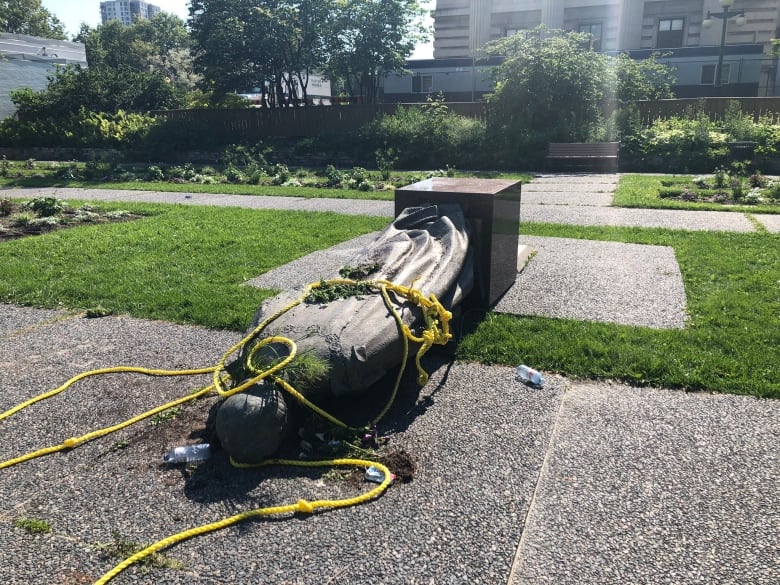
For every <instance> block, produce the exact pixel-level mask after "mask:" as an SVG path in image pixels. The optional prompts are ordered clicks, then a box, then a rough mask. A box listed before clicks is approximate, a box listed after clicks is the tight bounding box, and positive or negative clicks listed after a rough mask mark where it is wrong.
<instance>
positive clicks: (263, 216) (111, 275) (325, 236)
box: [0, 202, 387, 330]
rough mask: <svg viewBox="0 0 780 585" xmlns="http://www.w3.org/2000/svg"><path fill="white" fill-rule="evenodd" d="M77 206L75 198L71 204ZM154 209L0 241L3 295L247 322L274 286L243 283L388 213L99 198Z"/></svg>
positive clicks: (189, 319)
mask: <svg viewBox="0 0 780 585" xmlns="http://www.w3.org/2000/svg"><path fill="white" fill-rule="evenodd" d="M73 204H74V205H76V204H77V203H75V202H74V203H73ZM99 205H100V206H101V207H103V208H105V209H108V208H113V209H127V210H130V211H134V212H142V213H146V214H148V216H147V217H144V218H143V219H139V220H135V221H131V222H124V223H114V224H105V225H91V226H90V225H84V226H79V227H75V228H69V229H66V230H61V231H56V232H51V233H47V234H44V235H40V236H34V237H28V238H23V239H20V240H12V241H8V242H4V243H2V244H0V300H2V301H4V302H8V303H16V304H22V305H32V306H42V307H67V308H72V309H89V308H93V307H97V306H100V307H102V308H105V309H107V310H109V311H112V312H116V313H123V314H129V315H133V316H137V317H145V318H151V319H162V320H167V321H173V322H178V323H190V324H198V325H203V326H206V327H211V328H228V329H235V330H243V329H245V328H246V327H247V326H248V324H249V322H250V320H251V318H252V316H253V315H254V312H255V310H256V309H257V306H258V304H259V303H260V302H261V301H262V300H263V299H265V298H267V297H269V296H270V295H272V294H273V293H274V292H275V291H270V290H258V289H256V288H253V287H249V286H242V284H241V283H243V282H244V281H246V280H248V279H250V278H254V277H256V276H258V275H259V274H262V273H264V272H266V271H268V270H270V269H272V268H276V267H278V266H281V265H283V264H285V263H287V262H290V261H291V260H294V259H296V258H298V257H300V256H303V255H305V254H308V253H311V252H313V251H315V250H320V249H323V248H328V247H330V246H332V245H334V244H337V243H339V242H343V241H345V240H348V239H350V238H353V237H355V236H357V235H360V234H364V233H367V232H370V231H373V230H377V229H381V228H383V227H385V226H386V225H387V220H386V219H380V218H368V217H352V216H343V215H336V214H332V213H314V212H297V211H295V212H291V211H258V210H247V209H238V208H212V207H198V206H173V205H149V204H131V203H117V204H99Z"/></svg>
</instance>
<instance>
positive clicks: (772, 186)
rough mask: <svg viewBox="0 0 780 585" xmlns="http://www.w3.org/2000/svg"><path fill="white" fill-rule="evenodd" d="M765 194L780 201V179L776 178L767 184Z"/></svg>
mask: <svg viewBox="0 0 780 585" xmlns="http://www.w3.org/2000/svg"><path fill="white" fill-rule="evenodd" d="M765 195H766V196H767V197H769V198H770V199H773V200H775V201H780V180H778V179H775V180H773V181H770V182H769V184H768V185H767V188H766V192H765Z"/></svg>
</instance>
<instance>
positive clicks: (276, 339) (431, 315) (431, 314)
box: [0, 278, 452, 585]
mask: <svg viewBox="0 0 780 585" xmlns="http://www.w3.org/2000/svg"><path fill="white" fill-rule="evenodd" d="M359 283H360V284H367V285H369V286H371V287H375V288H376V289H378V291H379V293H380V294H381V295H382V298H383V299H384V302H385V305H386V306H387V308H388V310H389V311H390V313H391V315H392V317H393V319H394V320H395V321H396V324H397V326H398V329H399V333H400V335H401V338H402V340H403V358H402V363H401V367H400V368H399V372H398V375H397V377H396V381H395V385H394V387H393V391H392V393H391V396H390V398H389V400H388V402H387V404H386V405H385V406H384V408H383V409H382V411H381V412H380V413H379V414H378V415H377V416H376V417H375V418H374V419H373V421H372V424H376V423H377V422H378V421H379V420H381V419H382V418H383V417H384V416H385V415H386V414H387V412H388V411H389V410H390V407H391V406H392V404H393V402H394V400H395V397H396V394H397V392H398V388H399V386H400V383H401V378H402V376H403V372H404V370H405V369H406V363H407V360H408V356H409V341H413V342H415V343H419V344H421V346H420V348H419V349H418V352H417V356H416V358H415V362H416V366H417V371H418V382H419V383H420V384H421V385H422V384H425V383H426V382H427V380H428V374H427V372H425V370H424V369H423V367H422V365H421V363H420V359H421V358H422V356H423V355H424V354H425V353H426V352H427V351H428V350H429V349H430V348H431V347H432V346H433V345H434V344H441V345H444V344H446V343H447V342H448V341H449V340H450V339H451V338H452V335H451V334H450V331H449V322H450V320H451V319H452V314H451V313H450V312H449V311H447V310H446V309H445V308H444V307H443V306H442V304H441V303H440V302H439V301H438V299H437V298H436V296H435V295H433V294H432V295H430V297H425V296H423V295H422V293H421V292H420V291H418V290H416V289H414V288H412V287H405V286H401V285H397V284H394V283H392V282H389V281H387V280H372V281H356V280H352V279H347V278H341V279H332V280H327V281H320V282H316V283H312V284H309V285H308V286H307V287H306V289H305V290H304V292H303V294H302V295H301V296H300V297H299V298H298V299H296V300H295V301H293V302H292V303H290V304H289V305H287V306H286V307H284V308H282V309H281V310H279V311H278V312H276V313H275V314H273V315H271V316H270V317H268V318H266V319H265V320H263V321H262V322H261V323H260V324H258V325H257V327H255V328H254V329H253V330H252V331H251V332H250V333H249V334H248V335H246V336H244V338H243V339H241V340H240V341H238V342H237V343H236V344H234V345H233V346H232V347H231V348H230V349H228V350H227V351H226V352H225V353H224V354H223V356H222V357H221V358H220V360H219V361H218V362H217V364H216V365H214V366H210V367H207V368H197V369H190V370H158V369H149V368H140V367H131V366H126V367H112V368H102V369H96V370H91V371H89V372H84V373H81V374H78V375H76V376H74V377H73V378H71V379H70V380H68V381H67V382H65V383H64V384H63V385H61V386H59V387H58V388H55V389H54V390H51V391H49V392H44V393H42V394H40V395H38V396H36V397H33V398H31V399H29V400H27V401H25V402H23V403H21V404H19V405H17V406H15V407H13V408H11V409H9V410H7V411H5V412H4V413H2V414H0V420H3V419H5V418H8V417H10V416H13V415H14V414H16V413H18V412H19V411H21V410H23V409H25V408H27V407H29V406H31V405H33V404H35V403H36V402H39V401H41V400H45V399H47V398H51V397H53V396H56V395H57V394H60V393H61V392H64V391H65V390H67V389H68V388H70V387H71V386H72V385H73V384H75V383H76V382H78V381H80V380H83V379H85V378H88V377H90V376H97V375H101V374H112V373H138V374H144V375H148V376H190V375H198V374H212V375H213V383H212V384H210V385H209V386H206V387H204V388H201V389H200V390H197V391H195V392H194V393H191V394H189V395H187V396H184V397H181V398H178V399H176V400H172V401H171V402H168V403H166V404H163V405H161V406H158V407H156V408H153V409H150V410H147V411H146V412H143V413H141V414H139V415H137V416H135V417H132V418H130V419H127V420H125V421H123V422H121V423H119V424H116V425H112V426H108V427H104V428H101V429H97V430H94V431H91V432H89V433H85V434H83V435H81V436H78V437H71V438H69V439H66V440H65V441H63V442H62V443H60V444H58V445H52V446H49V447H44V448H42V449H38V450H36V451H33V452H30V453H27V454H26V455H22V456H19V457H16V458H13V459H9V460H7V461H3V462H0V469H4V468H6V467H11V466H12V465H16V464H19V463H22V462H25V461H29V460H31V459H35V458H37V457H41V456H43V455H49V454H51V453H56V452H59V451H63V450H66V449H74V448H76V447H78V446H79V445H81V444H83V443H86V442H88V441H91V440H93V439H97V438H99V437H103V436H105V435H108V434H110V433H113V432H116V431H118V430H120V429H123V428H125V427H128V426H130V425H132V424H135V423H137V422H139V421H141V420H144V419H146V418H149V417H150V416H153V415H155V414H158V413H160V412H163V411H165V410H168V409H169V408H173V407H175V406H178V405H180V404H184V403H185V402H188V401H190V400H195V399H197V398H200V397H201V396H205V395H206V394H208V393H209V392H211V391H212V390H214V391H216V393H217V394H218V395H219V396H221V397H223V398H227V397H228V396H232V395H233V394H236V393H238V392H242V391H244V390H246V389H247V388H249V387H250V386H252V385H254V384H256V383H257V382H259V381H261V380H263V379H265V378H270V379H271V380H272V381H273V382H275V383H276V384H277V385H279V386H280V387H281V388H282V389H284V390H285V391H286V392H287V393H288V394H290V395H291V396H292V397H294V398H295V399H296V400H298V401H299V402H301V403H302V404H304V405H305V406H307V407H308V408H310V409H311V410H313V411H314V412H316V413H317V414H319V415H320V416H322V417H324V418H325V419H327V420H328V421H330V422H331V423H333V424H335V425H337V426H340V427H342V428H347V429H351V430H358V429H356V428H355V427H350V426H349V425H347V424H345V423H344V422H342V421H340V420H339V419H337V418H336V417H334V416H332V415H331V414H329V413H328V412H326V411H325V410H323V409H322V408H320V407H318V406H317V405H315V404H313V403H312V402H311V401H309V400H308V399H307V398H306V397H305V396H303V395H302V394H301V393H300V392H298V391H297V390H296V389H295V388H293V387H292V385H290V384H289V383H287V382H286V381H285V380H284V379H282V378H281V377H280V376H277V375H276V373H277V372H279V371H281V370H282V369H283V368H284V367H285V366H287V365H288V364H289V363H290V362H291V361H292V360H293V359H295V356H296V354H297V346H296V344H295V342H294V341H293V340H291V339H289V338H286V337H282V336H269V337H265V338H262V339H260V340H259V341H257V342H256V343H255V344H254V345H253V346H252V348H251V349H250V351H249V353H248V354H247V356H246V362H247V368H248V369H249V370H250V372H251V373H252V374H255V375H254V376H253V377H251V378H249V379H248V380H245V381H243V382H241V383H240V384H238V385H237V386H235V387H234V388H231V389H227V388H226V387H225V382H226V380H227V379H229V378H230V376H229V374H227V372H226V363H227V360H228V359H229V358H230V356H232V355H233V354H234V353H236V352H238V351H240V350H242V349H243V348H244V347H245V346H246V344H247V343H250V342H251V341H252V340H253V339H254V338H255V337H256V336H257V335H259V334H260V333H261V332H262V331H263V330H265V328H266V327H267V326H268V325H269V324H271V323H272V322H273V321H275V320H276V319H278V318H279V317H280V316H282V315H284V314H285V313H286V312H288V311H289V310H291V309H292V308H293V307H296V306H297V305H299V304H300V303H302V302H303V301H304V299H305V298H306V296H307V295H308V294H309V293H310V292H311V291H312V290H314V289H316V288H319V287H322V286H326V285H339V284H346V285H354V284H359ZM388 291H390V292H393V293H394V294H396V295H398V296H399V297H401V298H405V299H407V301H409V302H410V303H412V304H414V305H416V306H418V307H419V308H420V310H421V311H422V315H423V319H424V320H425V327H424V329H423V331H422V333H421V335H420V336H419V337H418V336H415V335H414V334H413V333H412V332H411V330H410V329H409V327H408V326H407V325H406V324H405V323H404V322H403V319H402V318H401V316H400V314H399V313H398V310H397V309H396V307H395V305H394V304H393V302H392V300H391V299H390V296H389V294H388ZM271 343H281V344H284V345H286V346H287V347H288V349H289V354H288V355H287V357H285V358H284V359H282V360H280V361H279V362H278V363H277V364H275V365H273V366H271V367H270V368H268V369H265V370H259V369H257V368H254V366H253V365H252V364H251V361H252V357H253V356H254V354H255V353H256V352H257V351H259V350H260V349H261V348H262V347H265V346H266V345H269V344H271ZM231 463H232V464H233V465H234V466H236V467H241V468H243V467H258V466H265V465H299V466H304V467H321V466H333V465H337V466H339V465H341V466H344V465H352V466H363V467H369V466H372V465H373V466H375V467H377V468H379V469H380V470H381V471H382V472H383V473H384V476H385V477H384V480H383V481H382V483H381V484H380V485H378V486H377V487H375V488H374V489H372V490H370V491H368V492H366V493H364V494H362V495H360V496H356V497H353V498H346V499H342V500H317V501H314V502H307V501H305V500H299V501H298V502H297V503H295V504H288V505H285V506H275V507H270V508H258V509H256V510H250V511H248V512H243V513H241V514H237V515H235V516H231V517H230V518H226V519H224V520H220V521H218V522H213V523H211V524H205V525H203V526H199V527H196V528H192V529H190V530H185V531H183V532H180V533H178V534H175V535H173V536H169V537H167V538H165V539H162V540H160V541H158V542H156V543H154V544H152V545H150V546H149V547H147V548H145V549H144V550H142V551H140V552H138V553H136V554H134V555H132V556H131V557H129V558H128V559H126V560H124V561H123V562H121V563H119V564H118V565H117V566H115V567H114V568H113V569H112V570H111V571H109V572H108V573H106V574H105V575H104V576H103V577H101V578H100V579H99V580H98V581H97V582H96V584H95V585H102V584H104V583H107V582H108V581H110V580H111V579H112V578H113V577H115V576H116V575H118V574H119V573H121V572H122V571H124V570H125V569H126V568H127V567H129V566H131V565H132V564H134V563H136V562H138V561H140V560H142V559H143V558H145V557H147V556H149V555H151V554H154V553H155V552H157V551H158V550H160V549H163V548H167V547H169V546H172V545H174V544H176V543H178V542H181V541H182V540H186V539H189V538H192V537H194V536H198V535H201V534H205V533H207V532H213V531H215V530H220V529H222V528H225V527H228V526H231V525H233V524H236V523H238V522H242V521H244V520H247V519H250V518H256V517H262V516H271V515H276V514H286V513H295V512H300V513H309V514H311V513H314V512H315V511H316V510H318V509H321V508H331V509H335V508H343V507H347V506H355V505H358V504H362V503H364V502H367V501H369V500H371V499H373V498H376V497H377V496H379V495H380V494H381V493H382V492H384V491H385V490H386V489H387V487H388V486H389V485H390V482H391V481H392V475H391V473H390V470H389V469H388V468H387V467H385V466H384V465H382V464H380V463H377V462H373V461H368V460H363V459H334V460H331V461H291V460H284V459H271V460H268V461H264V462H262V463H259V464H253V465H250V464H242V463H238V462H236V461H233V460H232V459H231Z"/></svg>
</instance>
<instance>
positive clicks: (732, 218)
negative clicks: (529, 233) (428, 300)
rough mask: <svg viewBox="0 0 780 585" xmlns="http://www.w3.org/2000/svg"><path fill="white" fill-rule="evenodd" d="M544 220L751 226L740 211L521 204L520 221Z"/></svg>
mask: <svg viewBox="0 0 780 585" xmlns="http://www.w3.org/2000/svg"><path fill="white" fill-rule="evenodd" d="M523 221H531V222H548V223H561V224H570V225H583V226H599V225H604V226H625V227H648V228H653V227H658V228H666V229H676V230H691V231H705V230H709V231H730V232H752V231H755V226H754V225H753V224H752V223H751V221H750V220H749V219H748V218H747V217H745V215H743V214H741V213H725V212H721V211H677V210H672V209H627V208H622V207H597V206H585V205H567V206H564V205H532V204H527V205H523V207H522V209H521V224H520V231H521V232H522V222H523Z"/></svg>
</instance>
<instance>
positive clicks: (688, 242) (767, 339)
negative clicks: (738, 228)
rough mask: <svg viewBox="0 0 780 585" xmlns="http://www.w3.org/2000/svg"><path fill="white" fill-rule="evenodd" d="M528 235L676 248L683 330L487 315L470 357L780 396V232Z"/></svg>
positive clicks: (467, 344) (539, 227)
mask: <svg viewBox="0 0 780 585" xmlns="http://www.w3.org/2000/svg"><path fill="white" fill-rule="evenodd" d="M521 229H522V232H523V234H526V235H535V236H548V237H566V238H580V239H588V240H608V241H618V242H629V243H636V244H649V245H658V246H671V247H672V248H674V251H675V255H676V257H677V261H678V263H679V265H680V270H681V272H682V278H683V282H684V286H685V291H686V297H687V301H688V312H689V317H690V318H689V321H688V323H687V325H686V327H685V329H684V330H657V329H650V328H645V327H631V326H621V325H613V324H605V323H596V322H587V321H575V320H568V319H551V318H543V317H517V316H512V315H506V314H496V313H489V314H488V315H487V316H486V317H485V318H484V320H482V321H481V322H480V323H479V324H478V325H477V326H476V328H475V329H474V330H473V331H472V332H471V333H469V334H467V335H466V336H465V338H464V339H463V340H462V342H461V344H460V346H459V348H458V356H459V357H460V358H461V359H464V360H474V361H481V362H487V363H499V364H507V365H517V364H521V363H526V364H529V365H532V366H533V367H536V368H538V369H541V370H545V371H548V372H559V373H562V374H566V375H568V376H572V377H582V378H614V379H620V380H625V381H629V382H632V383H637V384H647V385H659V386H668V387H675V388H686V389H691V390H712V391H718V392H729V393H737V394H751V395H755V396H766V397H775V398H780V235H777V234H765V233H755V234H737V233H723V232H718V233H716V232H712V233H707V232H684V231H671V230H661V229H642V228H619V227H602V228H594V227H577V226H568V225H566V226H564V225H554V224H524V225H523V226H522V228H521Z"/></svg>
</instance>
